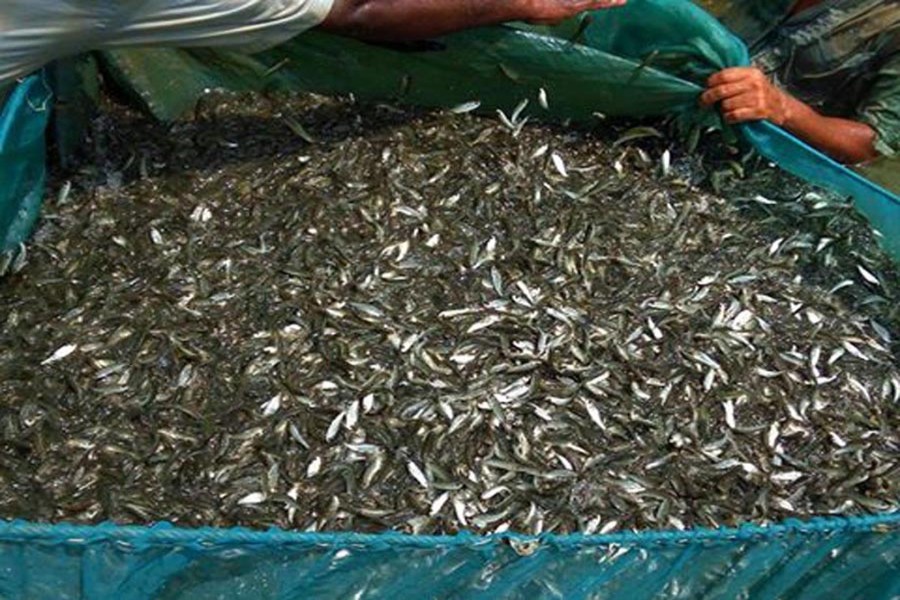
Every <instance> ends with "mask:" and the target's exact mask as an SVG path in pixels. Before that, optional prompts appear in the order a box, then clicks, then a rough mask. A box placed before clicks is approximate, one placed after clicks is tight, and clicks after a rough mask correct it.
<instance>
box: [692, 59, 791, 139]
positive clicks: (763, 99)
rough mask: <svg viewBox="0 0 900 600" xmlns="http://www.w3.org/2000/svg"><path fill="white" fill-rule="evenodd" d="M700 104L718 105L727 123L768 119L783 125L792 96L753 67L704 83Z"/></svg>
mask: <svg viewBox="0 0 900 600" xmlns="http://www.w3.org/2000/svg"><path fill="white" fill-rule="evenodd" d="M700 103H701V104H702V105H703V106H713V105H715V104H717V103H721V110H722V115H723V117H724V118H725V122H726V123H732V124H733V123H744V122H746V121H763V120H767V121H771V122H773V123H775V124H776V125H778V126H784V125H785V123H787V121H788V119H789V118H790V109H791V97H790V96H789V95H787V94H786V93H785V92H783V91H781V90H780V89H778V87H776V86H775V84H773V83H772V82H771V81H769V78H768V77H766V75H765V74H764V73H763V72H762V71H761V70H759V69H757V68H755V67H737V68H733V69H725V70H724V71H719V72H718V73H716V74H715V75H713V76H712V77H710V78H709V80H708V81H707V90H706V92H704V93H703V95H702V96H701V97H700Z"/></svg>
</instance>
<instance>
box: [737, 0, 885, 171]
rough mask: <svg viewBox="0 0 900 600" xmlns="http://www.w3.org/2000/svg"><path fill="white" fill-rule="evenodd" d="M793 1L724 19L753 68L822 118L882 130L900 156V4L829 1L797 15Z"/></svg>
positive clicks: (746, 5) (748, 1)
mask: <svg viewBox="0 0 900 600" xmlns="http://www.w3.org/2000/svg"><path fill="white" fill-rule="evenodd" d="M794 4H795V0H775V1H773V2H754V1H752V0H744V1H743V2H737V3H735V4H733V5H732V7H731V8H730V9H729V10H728V11H727V12H726V13H725V14H724V15H723V16H722V20H723V22H724V23H725V24H726V25H728V26H729V27H730V28H731V29H732V30H734V31H736V32H738V33H739V34H740V35H741V37H742V38H743V39H744V41H745V42H747V44H748V46H749V47H750V52H751V55H752V56H753V62H754V64H756V65H757V66H758V67H760V68H761V69H762V70H763V71H765V72H766V73H767V74H769V75H770V76H771V77H772V78H773V79H774V80H775V82H776V83H778V84H779V85H780V86H782V87H784V88H785V89H787V90H788V91H790V92H791V93H792V94H793V95H795V96H796V97H797V98H799V99H800V100H802V101H803V102H805V103H806V104H809V105H810V106H812V107H813V108H815V109H817V110H819V111H820V112H822V113H824V114H826V115H830V116H838V117H846V118H853V119H858V120H860V121H863V122H865V123H868V124H870V125H871V126H872V127H873V128H874V129H875V130H876V131H877V132H878V142H877V143H878V150H879V151H880V152H881V153H882V154H885V155H892V154H895V153H896V152H898V151H900V2H896V1H889V2H883V1H881V0H826V1H825V2H823V3H822V4H820V5H818V6H815V7H813V8H810V9H807V10H805V11H803V12H801V13H798V14H796V15H791V14H789V13H790V9H791V7H792V6H793V5H794Z"/></svg>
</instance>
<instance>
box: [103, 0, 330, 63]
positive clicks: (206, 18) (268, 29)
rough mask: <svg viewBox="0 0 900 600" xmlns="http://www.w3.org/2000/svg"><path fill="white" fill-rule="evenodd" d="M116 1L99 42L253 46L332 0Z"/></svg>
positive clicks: (292, 28)
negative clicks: (113, 17)
mask: <svg viewBox="0 0 900 600" xmlns="http://www.w3.org/2000/svg"><path fill="white" fill-rule="evenodd" d="M88 1H96V0H88ZM113 1H114V2H116V0H113ZM116 3H117V4H118V6H119V9H118V15H117V18H116V21H114V22H110V23H109V25H108V34H109V35H108V36H106V37H105V40H104V44H103V46H104V47H107V48H108V47H122V46H178V47H198V46H204V47H222V46H228V47H232V48H239V49H242V50H245V51H258V50H263V49H265V48H267V47H270V46H274V45H276V44H279V43H281V42H285V41H287V40H289V39H290V38H292V37H294V36H296V35H298V34H300V33H302V32H304V31H306V30H307V29H310V28H312V27H315V26H316V25H319V24H320V23H322V21H324V20H325V18H326V17H327V16H328V13H329V12H330V11H331V7H332V5H333V4H334V0H118V1H117V2H116Z"/></svg>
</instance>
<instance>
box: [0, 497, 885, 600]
mask: <svg viewBox="0 0 900 600" xmlns="http://www.w3.org/2000/svg"><path fill="white" fill-rule="evenodd" d="M898 594H900V516H897V515H893V516H891V515H886V516H882V517H867V518H857V519H828V520H814V521H811V522H799V521H792V522H788V523H784V524H781V525H774V526H771V527H755V526H746V527H744V528H741V529H733V530H699V531H688V532H646V533H637V534H635V533H622V534H613V535H605V536H580V535H568V536H554V535H546V536H542V537H539V538H528V537H524V536H516V535H512V534H505V535H498V536H493V537H477V536H472V535H460V536H454V537H426V536H408V535H402V534H395V533H386V534H381V535H357V534H352V533H347V534H307V533H287V532H281V531H269V532H254V531H249V530H239V529H236V530H214V529H201V530H186V529H177V528H174V527H170V526H166V525H162V526H157V527H153V528H140V527H116V526H114V525H101V526H96V527H71V526H66V525H59V526H47V525H35V524H30V523H6V524H0V597H2V598H29V599H33V600H68V599H71V600H76V599H77V600H101V599H102V600H106V599H115V600H143V599H148V598H153V599H185V600H212V599H245V598H246V599H248V600H249V599H254V600H255V599H279V600H280V599H285V600H287V599H294V598H297V599H305V600H306V599H308V600H315V599H319V598H321V599H331V598H354V599H357V600H364V599H369V598H388V599H394V600H396V599H405V598H415V599H417V600H418V599H423V600H424V599H430V598H434V599H441V600H443V599H446V598H465V599H467V600H468V599H473V600H475V599H484V600H496V599H520V598H521V599H522V600H537V599H541V598H563V599H565V600H579V599H588V598H602V599H604V600H620V599H621V600H633V599H646V598H671V599H681V598H683V599H707V598H708V599H713V598H716V599H722V600H733V599H735V598H753V599H773V600H774V599H790V600H807V599H808V600H825V599H828V598H835V599H838V598H839V599H841V600H850V599H854V598H858V599H860V600H890V599H893V598H896V597H897V595H898Z"/></svg>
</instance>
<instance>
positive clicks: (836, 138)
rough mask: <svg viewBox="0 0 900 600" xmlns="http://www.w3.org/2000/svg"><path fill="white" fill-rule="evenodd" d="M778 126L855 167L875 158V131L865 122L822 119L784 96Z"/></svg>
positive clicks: (808, 108)
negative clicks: (783, 113) (781, 117)
mask: <svg viewBox="0 0 900 600" xmlns="http://www.w3.org/2000/svg"><path fill="white" fill-rule="evenodd" d="M785 103H786V111H785V119H784V123H783V124H782V126H783V127H784V128H785V129H787V130H788V131H790V132H791V133H793V134H794V135H795V136H797V137H799V138H800V139H802V140H803V141H805V142H807V143H808V144H810V145H811V146H814V147H816V148H818V149H819V150H821V151H822V152H824V153H826V154H828V155H829V156H831V157H832V158H834V159H835V160H837V161H840V162H842V163H846V164H858V163H862V162H866V161H869V160H872V159H874V158H877V156H878V151H877V150H876V149H875V136H876V134H875V131H874V130H873V129H872V128H871V127H870V126H868V125H867V124H865V123H860V122H858V121H851V120H849V119H839V118H834V117H826V116H824V115H821V114H819V113H818V112H816V111H815V110H814V109H813V108H812V107H810V106H807V105H806V104H804V103H803V102H801V101H799V100H797V99H796V98H793V97H791V96H787V98H786V100H785Z"/></svg>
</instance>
